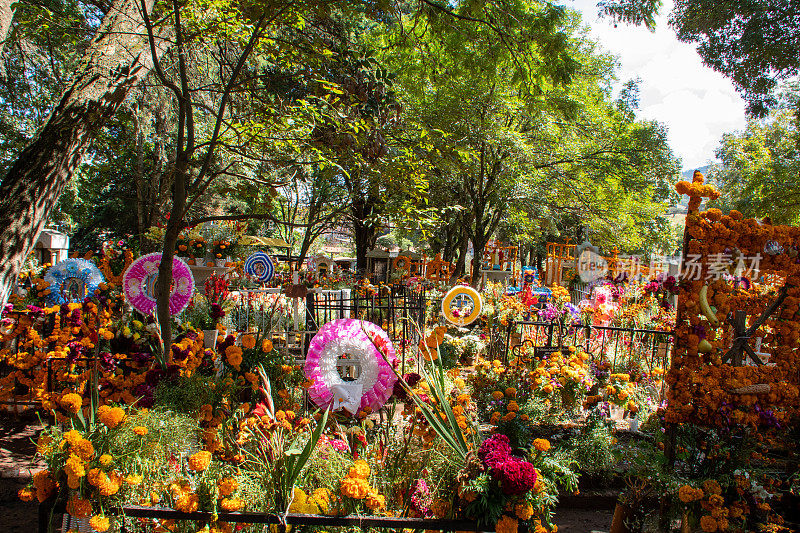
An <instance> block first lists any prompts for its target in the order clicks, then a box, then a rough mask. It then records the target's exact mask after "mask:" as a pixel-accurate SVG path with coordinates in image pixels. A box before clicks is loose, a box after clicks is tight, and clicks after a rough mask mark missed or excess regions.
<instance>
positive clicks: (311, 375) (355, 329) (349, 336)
mask: <svg viewBox="0 0 800 533" xmlns="http://www.w3.org/2000/svg"><path fill="white" fill-rule="evenodd" d="M361 326H362V322H361V321H360V320H357V319H354V318H341V319H338V320H333V321H331V322H328V323H327V324H325V325H323V326H322V328H320V330H319V331H318V332H317V334H316V335H314V338H313V339H311V344H310V346H309V348H308V353H307V355H306V363H305V375H306V378H308V379H309V380H310V381H311V382H312V383H311V385H310V386H309V388H308V395H309V397H310V398H311V400H312V401H313V402H314V403H315V404H316V405H318V406H320V407H328V406H330V405H331V404H332V403H334V402H333V401H334V393H333V392H332V390H331V389H332V388H333V387H335V386H337V385H351V384H357V385H361V386H362V391H363V392H362V394H361V404H360V406H359V409H360V410H361V411H364V410H366V409H367V408H369V410H371V411H377V410H378V409H380V408H381V406H383V404H385V403H386V401H387V400H388V399H389V398H390V397H391V396H392V392H393V390H394V384H395V382H396V381H397V377H396V376H395V374H394V371H393V370H392V366H391V365H392V364H394V363H395V362H396V361H397V355H396V354H395V351H394V346H392V341H391V340H389V336H388V335H387V334H386V332H385V331H383V329H381V328H380V327H379V326H377V325H376V324H373V323H372V322H363V326H364V330H366V331H367V333H368V334H369V335H370V336H371V337H372V338H373V340H374V341H375V343H374V344H373V342H372V341H371V340H370V339H369V338H368V337H367V334H365V333H364V331H363V330H362V329H361ZM376 344H377V345H378V346H380V347H381V351H382V352H383V355H381V353H380V352H379V351H378V349H377V348H376V347H375V345H376ZM343 354H348V356H349V357H351V358H354V359H357V360H358V362H359V364H360V366H361V373H360V374H359V376H358V378H357V379H356V380H355V381H350V382H346V381H344V380H342V377H341V376H340V375H339V372H338V370H337V369H336V362H337V360H338V358H339V356H341V355H343ZM384 356H385V357H386V358H385V359H384ZM387 361H388V362H387Z"/></svg>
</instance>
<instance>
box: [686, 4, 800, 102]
mask: <svg viewBox="0 0 800 533" xmlns="http://www.w3.org/2000/svg"><path fill="white" fill-rule="evenodd" d="M670 24H671V25H672V26H673V27H674V28H675V30H676V32H677V35H678V38H679V39H680V40H682V41H685V42H690V43H698V48H697V51H698V53H699V54H700V56H701V57H702V58H703V61H704V62H705V63H706V64H707V65H709V66H711V67H712V68H714V69H715V70H717V71H719V72H721V73H722V74H724V75H726V76H728V77H729V78H731V80H733V82H734V83H735V84H736V86H737V87H738V89H739V90H740V91H741V93H742V95H743V96H744V98H745V99H746V100H747V103H748V111H749V112H750V113H751V114H752V115H755V116H764V115H765V114H766V113H767V111H768V110H769V109H770V108H772V107H775V106H776V105H777V104H778V99H777V94H776V92H775V89H776V88H777V87H778V85H779V84H780V83H781V82H782V81H786V80H789V79H792V78H794V77H796V76H797V75H798V73H800V1H798V0H677V1H676V2H675V7H674V9H673V12H672V15H671V18H670Z"/></svg>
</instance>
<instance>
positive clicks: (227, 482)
mask: <svg viewBox="0 0 800 533" xmlns="http://www.w3.org/2000/svg"><path fill="white" fill-rule="evenodd" d="M238 487H239V482H238V481H236V480H235V479H233V478H230V477H226V478H225V479H223V480H222V481H220V482H219V495H220V496H230V495H231V494H233V492H234V491H235V490H236V489H237V488H238Z"/></svg>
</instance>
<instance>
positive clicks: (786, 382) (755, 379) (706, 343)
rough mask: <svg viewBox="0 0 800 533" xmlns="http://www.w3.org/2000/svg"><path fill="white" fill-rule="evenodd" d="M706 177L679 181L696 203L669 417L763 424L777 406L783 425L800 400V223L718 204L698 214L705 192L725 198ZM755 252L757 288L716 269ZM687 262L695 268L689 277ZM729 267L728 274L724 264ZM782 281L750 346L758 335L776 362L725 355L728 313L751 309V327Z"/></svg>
mask: <svg viewBox="0 0 800 533" xmlns="http://www.w3.org/2000/svg"><path fill="white" fill-rule="evenodd" d="M703 181H704V179H703V175H702V174H701V173H699V172H695V174H694V178H693V180H692V183H688V182H685V181H681V182H678V184H677V185H676V190H677V191H678V192H679V193H681V194H688V195H689V196H690V201H689V213H688V215H687V217H686V228H685V237H684V238H685V246H684V255H685V258H684V266H683V272H682V274H683V275H682V279H681V283H680V292H679V297H678V315H677V322H676V327H675V349H674V351H673V358H672V366H671V368H670V370H669V372H668V374H667V377H666V381H667V384H668V385H669V391H668V396H667V400H668V403H667V411H666V421H667V422H670V423H680V422H693V423H698V424H700V425H724V424H739V425H750V426H753V427H756V426H758V425H759V424H760V423H761V422H762V421H763V420H762V419H761V417H760V414H759V412H760V413H764V412H765V411H766V410H772V414H774V416H775V418H776V419H777V421H778V422H779V423H783V422H785V421H786V420H788V419H789V418H791V417H792V416H793V414H795V413H796V412H797V410H798V407H800V392H799V386H800V378H799V376H800V374H799V373H798V371H797V369H798V348H800V313H799V312H798V310H799V309H800V256H799V255H798V250H797V248H796V247H795V243H798V242H800V228H797V227H790V226H780V225H773V224H771V223H770V221H769V220H768V219H767V220H765V221H764V222H758V221H757V220H755V219H752V218H750V219H745V218H744V217H743V215H742V214H741V213H740V212H738V211H731V212H730V213H729V214H727V215H725V214H723V213H722V211H720V210H719V209H709V210H707V211H704V212H698V209H699V207H700V204H701V203H702V200H703V198H710V199H715V198H717V197H719V193H718V192H717V191H716V190H714V188H713V187H711V186H709V185H704V184H703ZM753 257H759V259H760V261H759V265H758V276H757V277H758V278H759V279H760V280H761V284H760V286H759V289H760V290H757V289H756V288H752V286H751V287H746V285H747V284H744V285H745V287H737V286H734V284H732V282H731V281H730V280H727V279H726V278H725V277H724V276H721V275H718V274H719V272H720V270H719V267H717V270H716V272H715V271H714V264H715V263H720V262H721V261H720V260H721V259H727V261H728V263H729V264H730V265H736V264H737V263H738V262H739V258H753ZM687 259H691V264H690V262H688V261H687ZM690 267H691V268H695V269H696V270H695V273H696V274H698V275H691V274H692V273H691V272H689V270H690ZM724 271H725V272H729V269H728V268H727V265H726V269H725V270H724ZM762 276H763V277H762ZM770 285H772V286H771V287H770ZM781 286H784V287H785V289H786V292H787V296H786V298H785V299H784V300H783V302H782V303H781V305H780V306H779V307H778V309H777V310H776V311H775V312H774V313H773V314H772V315H771V316H769V317H767V319H766V320H765V321H764V323H763V324H762V325H761V326H760V327H759V328H758V329H757V330H756V331H755V333H754V334H753V335H752V338H751V339H750V340H749V341H748V342H749V343H750V346H751V347H752V346H753V345H754V343H755V339H756V338H758V337H760V338H761V346H760V352H761V353H762V354H769V364H768V365H764V366H735V365H733V364H731V361H730V360H725V361H723V358H724V356H725V354H726V353H727V352H728V350H729V348H730V347H731V345H732V343H733V341H734V340H735V339H734V337H735V332H734V329H733V327H732V326H731V325H730V324H729V322H728V321H727V319H728V315H729V313H735V312H736V311H744V312H746V314H747V326H748V327H749V326H750V325H751V324H752V323H753V321H754V320H755V319H756V318H758V317H759V316H760V315H761V313H762V312H763V311H764V310H765V309H767V307H768V306H769V305H770V304H771V303H772V302H773V301H774V300H776V298H777V294H778V290H779V289H780V288H781ZM706 304H707V305H706ZM756 406H758V408H759V409H756Z"/></svg>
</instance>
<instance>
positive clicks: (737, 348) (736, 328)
mask: <svg viewBox="0 0 800 533" xmlns="http://www.w3.org/2000/svg"><path fill="white" fill-rule="evenodd" d="M786 294H787V289H786V287H785V286H784V287H781V290H780V291H779V292H778V298H777V299H776V300H775V301H774V302H772V303H771V304H770V306H769V307H767V308H766V309H764V312H763V313H761V316H759V317H758V318H757V319H756V321H755V322H753V324H752V325H751V326H750V327H749V328H748V327H747V313H746V312H744V311H742V310H738V311H736V313H735V314H734V313H728V323H729V324H730V325H731V326H733V332H734V334H735V336H734V339H733V344H732V345H731V347H730V348H729V349H728V351H727V352H725V356H724V357H723V358H722V362H723V363H725V362H727V361H729V360H730V361H731V364H733V365H734V366H742V362H743V359H744V358H743V355H744V354H747V356H749V357H750V359H752V360H753V362H755V363H756V364H757V365H763V364H764V361H762V360H761V358H760V357H758V355H756V352H755V351H754V350H753V349H752V348H751V347H750V344H748V341H749V340H750V337H752V336H753V334H754V333H755V332H756V331H757V330H758V328H760V327H761V325H762V324H764V322H766V320H767V319H768V318H769V317H770V316H771V315H772V314H773V313H774V312H775V311H777V310H778V307H780V306H781V304H782V303H783V300H784V299H785V298H786Z"/></svg>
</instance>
